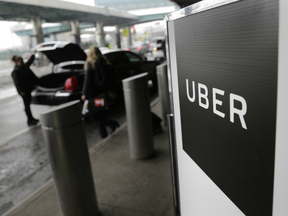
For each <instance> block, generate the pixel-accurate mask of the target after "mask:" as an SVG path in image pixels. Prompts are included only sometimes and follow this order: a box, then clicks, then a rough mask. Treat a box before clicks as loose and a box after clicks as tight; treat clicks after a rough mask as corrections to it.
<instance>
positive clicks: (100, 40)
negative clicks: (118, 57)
mask: <svg viewBox="0 0 288 216" xmlns="http://www.w3.org/2000/svg"><path fill="white" fill-rule="evenodd" d="M96 42H97V44H98V46H99V47H104V46H105V34H104V29H103V22H97V23H96Z"/></svg>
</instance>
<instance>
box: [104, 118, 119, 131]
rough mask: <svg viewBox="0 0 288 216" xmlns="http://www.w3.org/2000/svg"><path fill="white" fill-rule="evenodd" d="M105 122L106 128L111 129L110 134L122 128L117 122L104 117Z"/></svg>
mask: <svg viewBox="0 0 288 216" xmlns="http://www.w3.org/2000/svg"><path fill="white" fill-rule="evenodd" d="M103 122H104V124H105V125H106V126H109V127H110V128H111V131H110V134H112V133H113V132H114V131H115V130H116V128H118V127H119V126H120V125H119V123H118V122H117V121H115V120H111V119H108V118H106V117H104V119H103Z"/></svg>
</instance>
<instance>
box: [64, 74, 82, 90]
mask: <svg viewBox="0 0 288 216" xmlns="http://www.w3.org/2000/svg"><path fill="white" fill-rule="evenodd" d="M78 89H79V85H78V81H77V78H76V76H73V77H70V78H68V79H67V80H66V82H65V90H66V91H74V90H78Z"/></svg>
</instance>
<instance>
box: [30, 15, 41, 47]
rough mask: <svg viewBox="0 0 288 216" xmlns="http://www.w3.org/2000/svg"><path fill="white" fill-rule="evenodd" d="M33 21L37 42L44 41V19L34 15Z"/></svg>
mask: <svg viewBox="0 0 288 216" xmlns="http://www.w3.org/2000/svg"><path fill="white" fill-rule="evenodd" d="M31 22H32V24H33V33H34V35H35V37H36V42H37V44H39V43H43V42H44V34H43V30H42V25H41V24H42V20H41V17H39V16H32V17H31Z"/></svg>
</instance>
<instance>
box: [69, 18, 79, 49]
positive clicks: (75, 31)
mask: <svg viewBox="0 0 288 216" xmlns="http://www.w3.org/2000/svg"><path fill="white" fill-rule="evenodd" d="M71 32H72V42H73V43H75V44H78V45H79V46H80V47H81V38H80V29H79V21H78V20H72V21H71Z"/></svg>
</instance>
